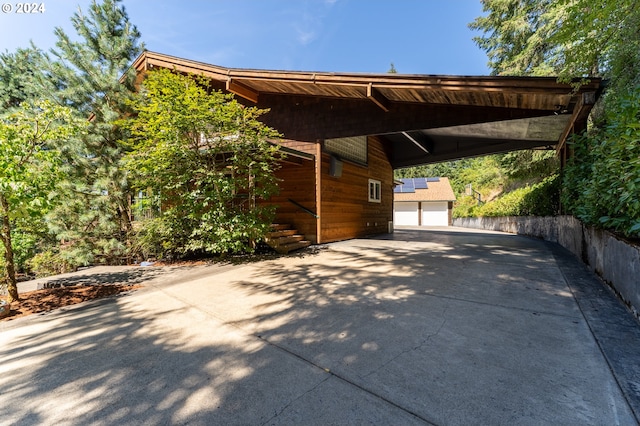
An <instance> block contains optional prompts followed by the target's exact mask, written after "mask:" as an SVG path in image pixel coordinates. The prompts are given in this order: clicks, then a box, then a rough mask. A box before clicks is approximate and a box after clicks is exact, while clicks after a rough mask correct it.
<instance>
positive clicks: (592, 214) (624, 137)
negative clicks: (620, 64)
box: [563, 87, 640, 237]
mask: <svg viewBox="0 0 640 426" xmlns="http://www.w3.org/2000/svg"><path fill="white" fill-rule="evenodd" d="M606 123H607V124H606V125H605V126H603V127H602V128H601V129H600V130H599V131H597V132H592V133H591V134H589V135H588V136H582V137H575V138H574V139H573V141H572V146H573V148H574V150H575V156H574V158H573V161H572V162H571V163H570V164H569V165H568V167H567V168H566V172H565V180H564V187H565V188H566V190H565V191H564V193H563V203H564V204H565V205H566V206H567V208H568V209H569V211H570V212H571V213H573V214H574V215H576V216H577V217H578V218H580V219H581V220H583V221H584V222H586V223H589V224H592V225H596V226H601V227H605V228H609V229H613V230H614V231H617V232H619V233H621V234H623V235H625V236H628V237H639V236H640V197H639V196H638V195H639V194H640V87H637V88H636V89H635V90H634V91H633V92H632V93H630V94H629V95H628V96H627V97H624V98H621V99H620V103H619V104H618V105H616V106H615V107H613V106H612V107H611V109H610V110H609V111H608V113H607V122H606Z"/></svg>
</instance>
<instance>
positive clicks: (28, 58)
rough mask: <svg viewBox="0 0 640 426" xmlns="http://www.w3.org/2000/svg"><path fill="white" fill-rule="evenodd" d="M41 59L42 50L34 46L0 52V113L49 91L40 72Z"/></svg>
mask: <svg viewBox="0 0 640 426" xmlns="http://www.w3.org/2000/svg"><path fill="white" fill-rule="evenodd" d="M43 59H44V56H43V52H42V51H41V50H39V49H38V48H36V47H35V46H31V47H30V48H27V49H17V50H16V51H15V53H8V52H7V53H0V114H2V115H8V114H10V113H11V112H13V110H15V109H17V108H18V107H19V106H20V104H21V103H22V102H25V101H29V100H35V99H42V98H43V97H46V95H47V93H51V91H52V88H51V87H46V86H45V85H46V81H45V80H44V78H43V74H42V72H41V69H42V66H43Z"/></svg>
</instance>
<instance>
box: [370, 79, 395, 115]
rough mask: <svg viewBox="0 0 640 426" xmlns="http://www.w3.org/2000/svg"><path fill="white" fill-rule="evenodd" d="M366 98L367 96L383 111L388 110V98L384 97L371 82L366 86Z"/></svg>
mask: <svg viewBox="0 0 640 426" xmlns="http://www.w3.org/2000/svg"><path fill="white" fill-rule="evenodd" d="M367 98H369V99H370V100H371V101H372V102H373V103H374V104H376V105H378V106H379V107H380V108H382V110H383V111H384V112H388V111H389V109H390V106H389V99H387V98H385V97H384V96H383V95H382V93H380V91H378V89H376V88H375V87H373V83H369V85H368V86H367Z"/></svg>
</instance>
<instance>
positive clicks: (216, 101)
mask: <svg viewBox="0 0 640 426" xmlns="http://www.w3.org/2000/svg"><path fill="white" fill-rule="evenodd" d="M207 84H208V82H207V81H206V80H205V79H201V78H191V77H189V76H184V75H179V74H175V73H172V72H171V71H168V70H159V71H153V72H151V73H150V74H149V76H148V77H147V79H146V80H145V82H144V83H143V87H142V90H141V92H140V95H139V96H138V98H137V100H136V102H135V103H134V105H133V106H134V109H135V110H136V112H137V116H136V117H135V118H134V119H132V120H130V121H129V122H128V126H129V128H130V130H131V132H132V135H133V140H132V141H133V144H132V149H131V152H130V153H129V154H128V155H127V158H126V165H127V168H128V171H129V176H130V177H131V179H132V181H133V182H134V186H136V187H137V189H139V190H140V191H147V192H148V193H149V194H152V195H153V196H154V197H157V201H158V203H159V206H160V214H159V216H158V218H156V219H154V220H152V221H149V222H147V221H143V223H142V225H141V228H140V229H139V230H138V231H137V233H136V235H137V236H138V239H139V240H138V241H137V242H134V247H136V248H137V249H138V250H139V254H140V255H142V256H145V255H146V256H149V255H154V254H155V255H172V256H185V255H193V254H224V253H228V252H231V253H237V252H243V251H251V249H252V243H253V242H254V241H256V240H260V239H261V238H263V236H264V235H265V234H266V232H267V231H268V229H269V226H270V224H271V220H272V217H273V208H272V207H265V206H261V205H260V203H259V200H261V199H268V198H269V197H270V196H271V195H272V194H274V193H275V192H276V191H277V190H278V186H277V181H276V178H275V174H274V171H275V169H276V168H277V167H278V166H279V163H278V160H279V159H280V158H281V154H280V152H279V150H278V145H276V144H273V143H271V142H270V140H271V139H275V138H277V137H278V136H279V135H278V134H277V133H276V132H275V131H274V130H273V129H270V128H269V127H267V126H265V125H264V124H263V123H261V122H260V121H259V120H258V117H259V116H260V115H261V114H262V113H264V111H263V110H259V109H257V108H255V107H245V106H243V105H242V104H240V103H238V102H237V101H236V100H234V99H233V97H232V96H231V95H225V94H223V93H221V92H218V91H211V90H210V89H209V88H208V87H207Z"/></svg>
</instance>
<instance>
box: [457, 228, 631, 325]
mask: <svg viewBox="0 0 640 426" xmlns="http://www.w3.org/2000/svg"><path fill="white" fill-rule="evenodd" d="M453 226H460V227H465V228H476V229H486V230H491V231H502V232H510V233H513V234H521V235H528V236H531V237H536V238H542V239H544V240H547V241H552V242H555V243H558V244H560V245H561V246H563V247H564V248H566V249H567V250H569V251H570V252H572V253H573V254H575V255H576V256H578V257H579V258H580V259H582V261H583V262H584V263H585V264H586V265H587V266H588V267H589V268H590V269H591V270H592V271H594V272H595V273H596V274H598V275H599V276H600V277H601V278H602V279H603V280H604V281H605V282H606V283H607V284H608V285H610V286H611V287H612V288H613V290H614V291H615V292H616V293H618V295H619V296H620V298H621V299H622V300H623V301H624V302H625V303H626V304H627V305H628V306H629V308H630V309H631V311H632V312H633V314H634V315H635V316H636V318H640V247H638V246H635V245H632V244H629V243H627V242H625V241H622V240H620V239H618V238H617V237H616V236H615V235H613V234H611V233H610V232H607V231H602V230H600V229H595V228H593V227H590V226H585V225H583V224H582V223H581V222H580V221H579V220H578V219H576V218H574V217H572V216H556V217H535V216H532V217H526V216H522V217H512V216H510V217H477V218H456V219H454V220H453Z"/></svg>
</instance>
